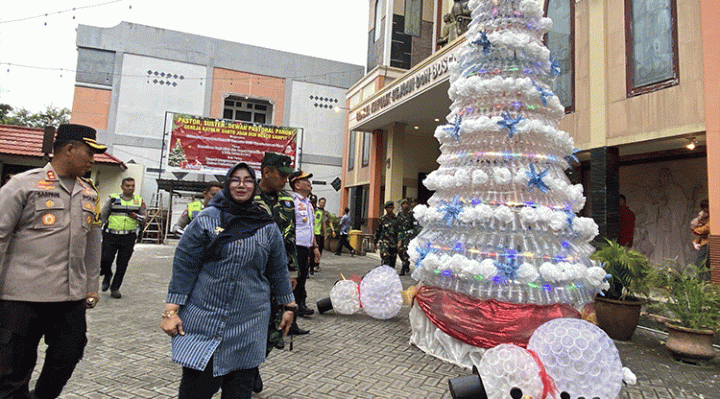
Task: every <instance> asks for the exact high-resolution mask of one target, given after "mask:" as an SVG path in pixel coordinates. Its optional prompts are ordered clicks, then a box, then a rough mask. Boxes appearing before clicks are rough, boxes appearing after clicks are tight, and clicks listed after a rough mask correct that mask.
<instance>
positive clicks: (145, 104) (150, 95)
mask: <svg viewBox="0 0 720 399" xmlns="http://www.w3.org/2000/svg"><path fill="white" fill-rule="evenodd" d="M205 70H206V68H205V66H202V65H192V64H186V63H181V62H175V61H167V60H161V59H157V58H152V57H143V56H138V55H132V54H125V55H124V57H123V64H122V76H123V77H122V80H121V83H120V90H119V97H118V109H117V120H116V122H115V134H124V135H130V136H138V137H148V138H156V139H162V135H163V124H164V121H165V111H172V112H183V113H189V114H193V115H202V114H203V110H204V105H205V84H207V82H206V81H205V80H204V79H203V80H202V81H201V80H199V79H198V78H201V77H204V76H205ZM148 71H159V72H165V73H169V74H172V75H175V74H177V75H178V76H183V77H184V78H185V79H182V80H180V79H179V78H178V79H171V80H172V81H173V82H176V83H177V84H178V85H177V86H172V85H170V86H168V85H160V84H155V83H153V80H154V79H158V80H167V79H165V78H162V77H157V78H156V77H155V75H152V77H148Z"/></svg>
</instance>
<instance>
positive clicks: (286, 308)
mask: <svg viewBox="0 0 720 399" xmlns="http://www.w3.org/2000/svg"><path fill="white" fill-rule="evenodd" d="M282 311H283V313H284V312H293V313H295V312H297V306H288V305H282Z"/></svg>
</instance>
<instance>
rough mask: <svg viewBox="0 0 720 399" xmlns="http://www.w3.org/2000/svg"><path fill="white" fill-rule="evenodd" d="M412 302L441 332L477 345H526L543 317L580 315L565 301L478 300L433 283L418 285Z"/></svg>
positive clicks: (487, 346)
mask: <svg viewBox="0 0 720 399" xmlns="http://www.w3.org/2000/svg"><path fill="white" fill-rule="evenodd" d="M415 303H417V305H418V306H419V307H420V309H422V311H423V312H424V313H425V316H427V318H428V319H430V321H432V322H433V324H435V326H437V328H439V329H440V330H442V331H443V332H444V333H446V334H447V335H449V336H451V337H453V338H456V339H458V340H460V341H462V342H465V343H466V344H469V345H472V346H477V347H480V348H492V347H495V346H497V345H499V344H515V345H517V346H520V347H523V348H526V347H527V344H528V341H529V340H530V336H531V335H532V334H533V332H535V330H536V329H537V328H538V327H540V325H542V324H543V323H545V322H546V321H549V320H552V319H557V318H559V317H570V318H575V319H579V318H580V312H578V311H577V310H575V308H573V307H572V306H570V305H568V304H563V303H556V304H552V305H544V306H540V305H534V304H529V303H507V302H500V301H498V300H495V299H491V300H487V301H481V300H478V299H475V298H472V297H470V296H468V295H465V294H460V293H458V292H455V291H448V290H443V289H440V288H437V287H432V286H423V287H420V289H419V290H418V293H417V295H416V296H415Z"/></svg>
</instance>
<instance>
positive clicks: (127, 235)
mask: <svg viewBox="0 0 720 399" xmlns="http://www.w3.org/2000/svg"><path fill="white" fill-rule="evenodd" d="M120 188H122V194H119V193H115V194H111V195H110V198H108V200H107V202H105V205H103V208H102V211H101V215H102V220H103V222H104V224H105V227H104V229H103V244H102V261H101V264H100V274H101V275H103V276H104V278H103V283H102V290H103V292H104V291H107V290H108V288H109V289H110V296H112V297H113V298H122V294H121V293H120V286H121V285H122V282H123V278H124V277H125V271H127V267H128V263H130V257H131V256H132V254H133V249H134V247H135V240H136V239H137V232H136V230H137V227H138V221H142V220H143V219H144V218H145V215H146V211H145V201H143V199H142V197H141V196H139V195H137V194H135V179H133V178H132V177H126V178H124V179H123V180H122V183H121V184H120ZM115 254H117V263H116V265H115V266H116V267H115V278H113V272H112V264H113V261H114V260H115ZM111 279H112V284H111Z"/></svg>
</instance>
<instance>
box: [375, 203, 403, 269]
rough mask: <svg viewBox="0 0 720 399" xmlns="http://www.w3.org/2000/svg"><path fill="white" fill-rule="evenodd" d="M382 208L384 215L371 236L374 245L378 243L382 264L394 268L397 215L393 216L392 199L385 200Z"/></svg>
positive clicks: (393, 205)
mask: <svg viewBox="0 0 720 399" xmlns="http://www.w3.org/2000/svg"><path fill="white" fill-rule="evenodd" d="M384 208H385V215H383V216H382V217H381V218H380V223H379V225H378V228H377V230H375V235H374V237H373V243H374V244H375V245H378V243H379V244H380V256H381V257H382V262H383V265H388V266H390V267H392V268H394V267H395V261H396V260H397V249H398V247H397V244H398V233H397V216H395V212H394V211H395V204H394V203H393V202H392V201H387V202H385V205H384Z"/></svg>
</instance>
